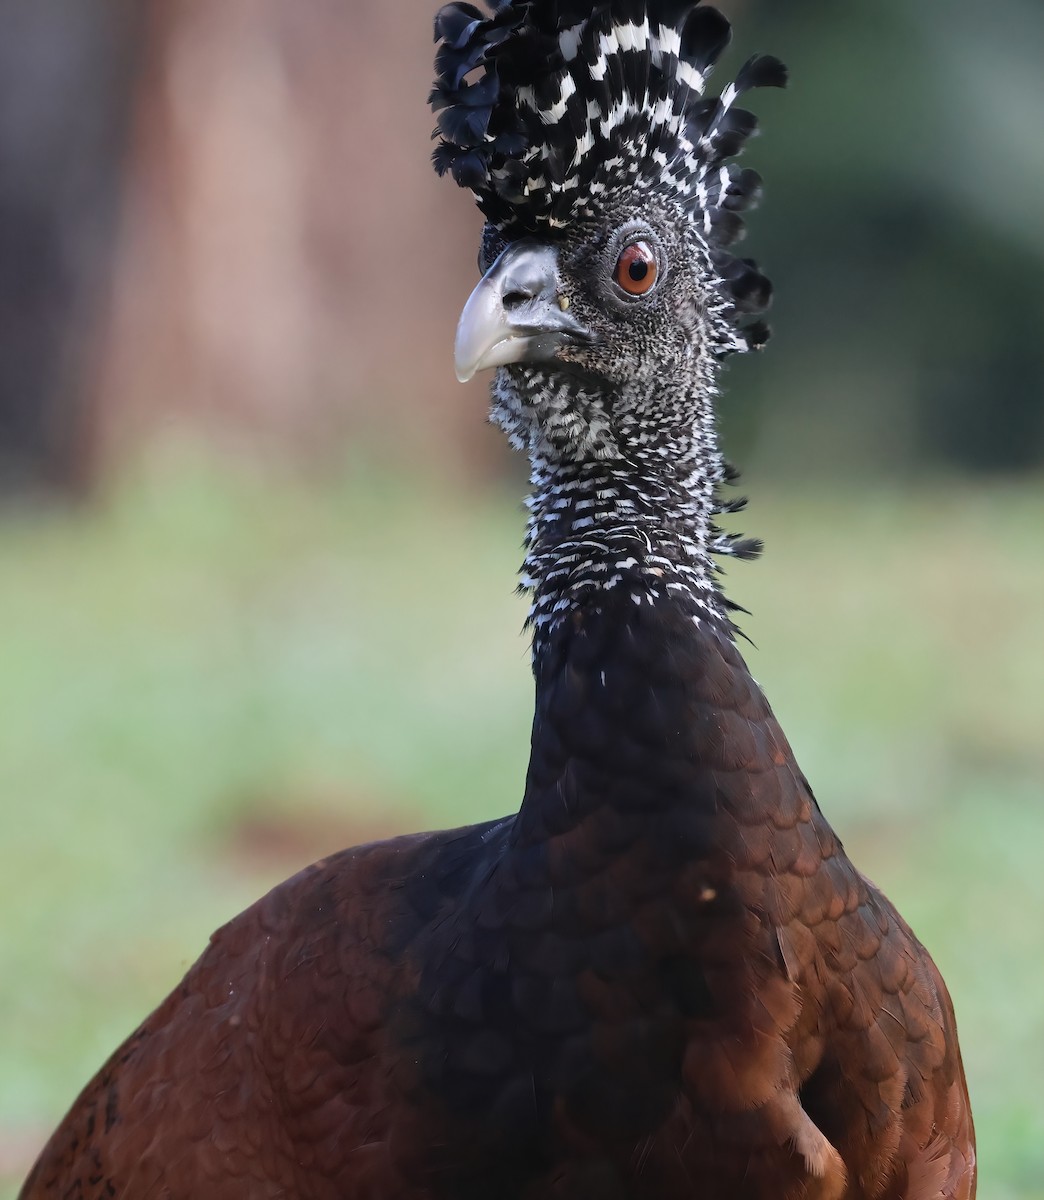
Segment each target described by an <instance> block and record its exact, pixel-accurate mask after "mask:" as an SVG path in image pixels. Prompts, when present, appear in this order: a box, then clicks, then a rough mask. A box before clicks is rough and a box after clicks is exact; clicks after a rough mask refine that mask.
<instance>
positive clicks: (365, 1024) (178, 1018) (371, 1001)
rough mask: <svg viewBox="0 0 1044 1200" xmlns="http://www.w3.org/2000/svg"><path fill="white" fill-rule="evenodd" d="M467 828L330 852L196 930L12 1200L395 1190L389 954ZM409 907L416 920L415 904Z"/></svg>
mask: <svg viewBox="0 0 1044 1200" xmlns="http://www.w3.org/2000/svg"><path fill="white" fill-rule="evenodd" d="M471 844H472V831H469V830H464V831H451V832H449V833H442V834H421V835H416V836H414V837H406V838H398V839H395V840H393V841H390V842H382V843H377V844H374V845H372V846H364V847H359V848H356V849H353V850H348V851H344V852H342V853H340V854H338V855H335V856H333V857H331V858H329V859H327V860H323V861H320V862H318V863H316V864H314V865H313V866H311V867H309V868H308V869H307V870H305V871H303V872H301V873H300V874H299V875H297V876H295V877H294V878H292V879H290V880H288V881H287V882H286V883H284V884H281V885H280V886H279V887H277V888H275V889H274V890H273V891H272V892H270V893H269V894H268V895H267V896H265V897H264V898H263V899H262V900H260V901H258V903H256V904H255V905H253V906H252V907H251V908H249V909H247V910H246V911H245V912H244V913H242V914H241V915H240V916H238V917H236V918H235V919H234V920H233V921H231V922H230V923H229V924H228V925H225V926H224V927H223V928H221V929H219V930H218V931H217V933H215V934H214V935H213V937H212V938H211V941H210V945H209V946H208V948H207V950H206V951H205V953H204V954H203V955H202V957H201V958H200V959H199V960H198V962H196V964H195V965H194V966H193V967H192V968H191V969H190V970H189V972H188V974H187V975H186V976H185V978H184V980H183V981H182V982H181V984H180V985H179V986H178V987H177V989H176V990H175V991H174V992H173V993H172V994H171V995H170V996H169V997H168V998H167V999H166V1000H165V1001H164V1002H163V1004H161V1005H160V1007H159V1008H157V1009H156V1011H155V1012H154V1013H153V1014H152V1015H151V1016H150V1017H149V1018H148V1019H147V1020H146V1021H145V1022H144V1023H143V1024H142V1025H141V1026H140V1028H138V1029H137V1030H136V1031H135V1032H134V1033H133V1034H132V1035H131V1036H130V1037H129V1038H128V1039H127V1041H126V1042H125V1043H124V1044H123V1045H122V1046H121V1047H120V1048H119V1049H118V1050H117V1051H116V1052H115V1054H113V1055H112V1057H111V1058H110V1059H109V1061H108V1062H107V1063H106V1064H105V1065H104V1067H102V1069H101V1070H100V1071H99V1072H98V1074H97V1075H96V1076H95V1078H94V1079H93V1080H92V1081H91V1082H90V1083H89V1084H88V1085H87V1087H86V1088H85V1089H84V1091H83V1092H82V1093H81V1095H80V1096H79V1098H78V1099H77V1100H76V1102H75V1103H74V1105H73V1106H72V1108H71V1110H70V1111H69V1113H68V1115H67V1116H66V1118H65V1120H64V1121H63V1122H62V1124H61V1126H60V1127H59V1128H58V1130H57V1131H56V1132H55V1134H54V1135H53V1137H52V1138H51V1140H50V1141H49V1143H48V1144H47V1146H46V1147H45V1148H44V1150H43V1152H42V1154H41V1155H40V1158H39V1160H38V1162H37V1163H36V1166H35V1167H34V1168H33V1171H32V1173H31V1174H30V1176H29V1178H28V1179H27V1181H26V1183H25V1185H24V1188H23V1190H22V1192H21V1200H43V1198H44V1197H48V1198H50V1197H58V1196H62V1197H67V1196H68V1197H73V1196H75V1197H77V1198H79V1200H94V1198H95V1197H97V1198H103V1197H104V1198H106V1200H110V1198H112V1197H133V1198H134V1200H139V1198H143V1197H148V1196H163V1197H172V1198H173V1197H184V1198H185V1200H190V1198H193V1200H194V1198H196V1197H201V1196H205V1197H206V1198H207V1200H226V1198H227V1200H233V1198H237V1200H241V1198H242V1197H243V1196H250V1197H251V1198H252V1200H254V1198H262V1197H268V1196H273V1197H275V1196H283V1197H285V1196H293V1195H302V1194H307V1195H309V1196H315V1197H325V1196H327V1195H328V1196H329V1197H331V1200H333V1198H334V1197H343V1196H344V1195H352V1196H357V1197H365V1196H371V1195H372V1196H389V1195H396V1196H407V1195H411V1194H413V1193H412V1190H411V1188H410V1187H408V1186H407V1184H406V1183H405V1182H404V1181H403V1180H402V1179H401V1178H400V1177H399V1175H398V1168H397V1167H396V1165H395V1163H394V1161H393V1155H392V1154H391V1153H390V1152H389V1144H390V1142H391V1141H392V1140H393V1138H394V1133H395V1131H394V1128H393V1123H394V1121H395V1120H396V1119H398V1115H399V1114H398V1109H397V1107H396V1105H395V1104H393V1103H392V1097H391V1092H392V1086H393V1085H392V1078H393V1076H394V1072H395V1053H396V1052H395V1050H394V1047H392V1046H390V1044H389V1041H390V1039H389V1037H388V1034H387V1026H388V1020H389V1013H390V1012H391V1011H393V1010H394V1006H395V1004H396V1001H397V999H398V998H399V997H401V996H402V995H403V994H404V992H407V991H409V990H410V989H411V988H412V986H413V980H412V979H411V978H410V972H411V968H410V967H409V966H408V965H407V961H406V956H404V955H403V954H402V949H403V947H404V945H406V944H407V943H408V942H409V941H410V939H411V938H412V937H414V936H416V935H417V934H418V933H419V932H421V931H422V930H423V928H424V926H425V921H426V920H427V919H428V918H429V917H431V916H432V915H433V914H437V911H438V907H439V904H440V903H442V902H443V900H444V896H440V895H439V894H437V893H436V892H435V891H432V892H431V893H430V894H428V893H425V891H424V890H423V889H418V887H417V886H416V885H412V886H411V887H410V888H406V887H405V881H407V880H414V881H415V880H416V879H417V878H424V877H425V874H426V868H427V867H429V866H430V865H431V864H432V862H437V863H438V864H439V871H436V872H434V873H433V876H434V877H435V878H436V879H438V878H440V877H442V878H444V877H445V875H446V872H447V869H448V868H447V866H446V863H447V861H449V863H450V865H452V860H453V857H454V854H455V853H456V852H455V849H454V848H455V847H456V846H461V847H462V849H461V851H460V854H464V851H465V849H467V848H468V847H470V845H471ZM418 897H420V904H421V905H422V906H423V907H426V908H427V909H428V910H429V911H427V912H418V911H417V905H418Z"/></svg>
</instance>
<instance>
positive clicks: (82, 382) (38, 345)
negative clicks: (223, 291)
mask: <svg viewBox="0 0 1044 1200" xmlns="http://www.w3.org/2000/svg"><path fill="white" fill-rule="evenodd" d="M137 12H138V8H137V6H136V5H135V4H134V3H133V2H132V0H125V2H120V0H108V2H107V3H106V4H91V3H84V2H83V0H47V2H46V3H36V2H34V0H19V2H16V3H8V4H6V5H5V6H4V14H3V16H4V32H3V37H2V38H0V492H2V493H5V494H11V493H14V492H21V491H25V490H43V491H52V492H65V493H76V492H79V491H81V490H82V489H83V488H85V487H86V486H87V485H88V484H89V482H90V479H91V474H92V468H93V435H92V430H93V401H94V396H95V386H94V384H95V381H94V359H93V356H92V351H93V348H94V347H95V345H96V334H97V331H98V329H99V326H100V324H101V323H102V322H103V321H104V319H105V315H106V311H107V298H108V281H109V265H110V250H111V244H112V241H113V233H114V227H115V223H116V212H117V207H118V200H119V181H120V173H121V164H122V159H123V150H124V143H125V138H124V132H125V124H126V122H125V117H126V114H127V112H128V109H129V103H130V96H131V93H132V91H133V83H134V65H135V62H136V51H137V42H138V33H139V19H138V16H137Z"/></svg>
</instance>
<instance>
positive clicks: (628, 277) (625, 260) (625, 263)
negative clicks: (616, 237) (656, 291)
mask: <svg viewBox="0 0 1044 1200" xmlns="http://www.w3.org/2000/svg"><path fill="white" fill-rule="evenodd" d="M658 270H659V267H658V265H657V262H656V252H655V251H654V250H653V248H652V246H650V245H649V243H648V242H632V243H631V245H629V246H627V247H625V248H624V250H623V251H622V252H621V254H620V257H619V258H618V259H617V260H616V269H615V271H614V272H613V278H614V279H615V280H616V282H617V283H618V284H619V286H620V287H621V288H623V290H624V291H625V292H626V293H627V294H628V295H629V296H644V295H645V294H646V292H649V291H651V290H652V287H653V284H655V283H656V275H657V272H658Z"/></svg>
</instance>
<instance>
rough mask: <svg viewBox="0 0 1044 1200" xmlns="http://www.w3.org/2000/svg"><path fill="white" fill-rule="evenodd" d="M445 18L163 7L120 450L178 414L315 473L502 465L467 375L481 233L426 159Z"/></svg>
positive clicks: (113, 350) (141, 124) (132, 228)
mask: <svg viewBox="0 0 1044 1200" xmlns="http://www.w3.org/2000/svg"><path fill="white" fill-rule="evenodd" d="M434 7H435V6H434V5H433V4H431V3H429V0H409V3H407V4H405V5H383V4H379V3H377V2H376V0H366V2H359V3H351V4H345V3H343V0H311V2H310V3H309V4H307V5H298V4H287V3H285V2H284V0H222V2H221V3H220V4H215V3H213V0H183V2H182V3H179V4H176V5H161V6H153V7H152V8H151V9H150V27H149V32H148V47H147V52H146V68H145V70H144V71H143V73H142V81H143V88H142V93H141V95H140V97H139V105H138V113H137V124H136V130H135V138H134V153H133V161H132V163H131V170H130V173H129V178H128V192H127V201H126V222H125V228H124V231H123V236H122V239H121V245H120V251H119V256H118V265H117V278H116V303H115V319H114V322H113V325H112V328H111V331H110V337H109V342H108V347H107V351H106V369H105V393H106V396H107V414H108V432H109V435H110V439H112V438H114V439H115V440H116V441H117V442H118V441H119V440H120V438H121V437H123V436H125V434H126V432H127V431H128V430H131V431H133V430H134V429H135V428H140V427H141V426H142V425H144V426H145V427H154V426H155V424H156V423H157V421H160V422H169V421H171V420H175V421H176V420H178V419H179V417H181V418H188V419H189V420H191V421H199V420H203V421H204V422H206V423H208V424H209V425H210V427H211V436H222V433H223V431H224V434H225V435H228V436H232V437H234V438H235V439H237V440H241V439H242V438H244V437H246V438H248V439H250V440H252V441H254V442H255V443H259V444H260V445H262V446H263V445H264V444H265V443H266V442H268V443H271V444H272V445H273V446H274V447H278V448H279V450H280V451H285V450H289V451H290V452H291V453H296V454H297V455H298V456H303V457H304V458H305V460H306V461H308V460H313V461H314V460H317V459H321V458H322V457H324V456H329V457H331V458H333V459H334V460H337V459H339V458H340V457H341V456H342V455H343V453H344V450H345V447H346V446H347V447H348V449H349V453H350V452H351V446H352V445H353V444H354V445H357V446H359V447H360V448H363V449H369V448H371V447H373V446H374V445H376V446H378V447H383V449H384V450H386V451H387V452H388V453H389V454H390V455H393V456H397V457H400V458H404V459H405V460H406V461H409V460H410V459H411V458H413V459H414V460H415V461H417V462H425V463H433V464H434V465H435V466H439V465H441V466H443V467H445V468H447V469H449V470H453V471H459V470H460V469H462V468H463V469H465V470H468V469H470V468H475V469H478V470H480V471H481V470H484V469H485V466H484V464H487V463H488V462H489V461H490V458H491V457H494V458H496V457H497V456H499V453H500V446H499V440H498V439H497V438H496V437H495V436H494V435H493V434H492V433H491V432H489V431H487V430H486V427H485V425H484V421H483V416H484V413H485V407H486V386H485V383H484V382H482V381H480V382H478V383H476V384H473V385H470V386H469V387H467V388H463V387H461V386H460V385H459V384H458V383H457V381H456V379H455V378H454V375H453V365H452V347H453V333H454V326H455V323H456V317H457V313H458V312H459V310H460V307H461V306H462V305H463V302H464V300H465V298H466V296H467V294H468V291H469V290H470V288H471V286H472V285H473V283H474V280H475V277H476V268H475V258H476V253H477V245H478V229H479V227H480V222H479V219H478V214H477V211H476V209H475V207H474V204H473V202H472V199H471V197H470V196H469V195H468V194H467V193H463V192H460V191H459V190H458V189H456V188H455V187H453V186H452V184H450V183H447V182H446V181H445V180H442V181H440V180H438V179H437V178H436V177H435V174H434V172H433V171H432V169H431V166H430V164H429V161H428V155H429V150H430V145H431V143H430V141H429V134H430V131H431V127H432V117H431V113H430V111H429V110H428V106H427V103H426V97H427V91H428V81H429V80H430V78H431V74H432V53H433V45H432V40H431V19H432V14H433V12H434ZM404 10H405V11H404Z"/></svg>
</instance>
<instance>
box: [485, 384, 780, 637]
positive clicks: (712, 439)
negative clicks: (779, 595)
mask: <svg viewBox="0 0 1044 1200" xmlns="http://www.w3.org/2000/svg"><path fill="white" fill-rule="evenodd" d="M547 386H548V389H549V391H548V397H547V400H546V403H547V404H549V405H550V404H553V403H554V400H555V393H554V392H553V391H552V390H551V382H550V380H548V382H547ZM711 395H712V394H711V391H710V389H709V388H708V387H707V386H706V385H703V387H702V389H697V391H696V394H695V395H694V396H689V395H680V396H677V397H675V398H674V404H673V406H672V407H673V409H674V410H675V412H676V414H677V415H679V416H680V415H682V414H690V415H691V414H692V413H695V415H696V419H695V420H691V421H690V423H688V425H687V427H686V426H683V427H682V428H680V429H671V428H670V427H667V428H662V429H659V430H655V431H653V430H650V429H649V428H648V427H647V426H645V425H642V424H640V423H639V422H638V421H637V419H635V418H633V416H632V417H631V419H628V418H626V417H624V418H621V419H619V420H618V421H617V422H615V423H614V422H612V421H610V420H609V419H607V418H606V416H605V414H604V413H601V412H600V413H599V419H598V420H597V422H595V421H593V420H592V421H591V423H590V424H591V425H593V426H594V431H593V432H592V431H591V428H590V426H587V427H585V426H583V425H580V424H579V423H578V422H575V421H574V422H573V424H572V426H571V427H570V428H571V429H572V431H573V434H574V436H580V437H581V438H586V440H587V441H588V443H593V444H591V445H589V448H588V453H587V455H586V456H584V457H582V458H576V457H573V456H570V455H563V454H561V452H560V450H556V448H555V447H554V446H553V445H549V444H548V438H547V433H546V431H547V429H548V422H547V420H546V419H545V420H544V421H542V422H541V425H540V429H541V430H542V432H541V433H539V434H538V435H536V436H535V438H534V442H535V444H534V445H533V446H531V447H530V456H531V465H532V485H533V490H532V492H531V494H530V497H529V499H528V501H527V505H528V508H529V511H530V517H529V522H528V526H527V531H526V558H525V563H524V565H523V569H522V583H521V586H522V587H523V588H524V589H526V590H528V591H529V592H530V593H531V597H532V604H531V607H530V614H529V622H530V624H531V625H532V627H533V636H534V652H535V653H539V650H540V647H541V645H542V642H543V639H544V637H545V636H546V634H547V633H548V632H549V631H550V630H551V629H552V628H553V627H554V626H555V624H556V623H557V622H559V621H562V620H564V619H566V618H567V617H568V615H569V613H570V612H571V611H573V610H575V609H576V608H577V607H578V606H579V605H581V604H585V605H590V604H592V603H594V604H597V600H598V596H599V594H600V593H607V592H611V591H619V592H621V593H623V594H626V595H627V596H629V597H630V599H631V602H632V603H634V604H636V605H641V604H652V603H655V602H657V601H660V600H665V599H670V600H672V601H673V602H674V603H676V604H678V605H680V606H682V607H684V608H685V609H686V611H688V612H689V613H690V614H691V616H692V619H693V620H694V621H696V622H700V621H705V620H710V621H713V622H714V623H715V624H716V625H718V626H719V627H721V628H723V629H725V630H727V631H729V632H730V633H731V631H732V623H731V621H730V619H729V615H728V614H729V610H730V607H731V606H730V604H729V603H728V602H727V601H726V600H725V598H724V596H723V595H722V592H721V589H720V586H719V583H718V575H719V567H718V564H717V562H716V561H715V556H719V555H724V556H737V557H752V556H753V555H755V554H757V552H758V550H759V549H760V546H759V543H757V542H755V541H752V540H749V539H740V538H738V537H737V536H735V535H732V534H728V533H725V532H723V531H722V530H721V529H720V528H719V527H718V525H717V523H716V521H717V517H718V516H719V514H721V513H722V512H723V511H737V510H738V509H739V508H741V507H742V506H743V503H744V502H743V501H742V500H738V501H735V502H732V503H728V502H725V501H723V500H722V498H721V497H720V495H719V489H720V487H721V485H722V484H724V483H725V482H726V481H727V480H728V479H729V477H730V474H731V472H730V469H729V468H728V466H727V465H726V464H725V462H724V460H723V458H722V456H721V453H720V452H719V450H718V447H717V440H716V434H715V429H714V416H713V410H712V405H711ZM571 399H572V398H571ZM648 407H651V405H649V404H646V405H641V404H638V405H635V406H634V408H633V409H632V412H633V411H642V410H643V408H644V409H647V408H648ZM656 407H657V408H658V409H660V410H661V411H662V410H663V409H664V407H665V405H664V404H663V403H660V404H659V405H657V406H656ZM569 410H570V411H575V402H574V403H571V404H570V405H569ZM498 419H499V420H500V421H501V423H503V424H509V425H510V421H509V420H508V418H507V417H506V416H505V415H504V414H502V413H501V414H499V415H498ZM625 439H626V440H625Z"/></svg>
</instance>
